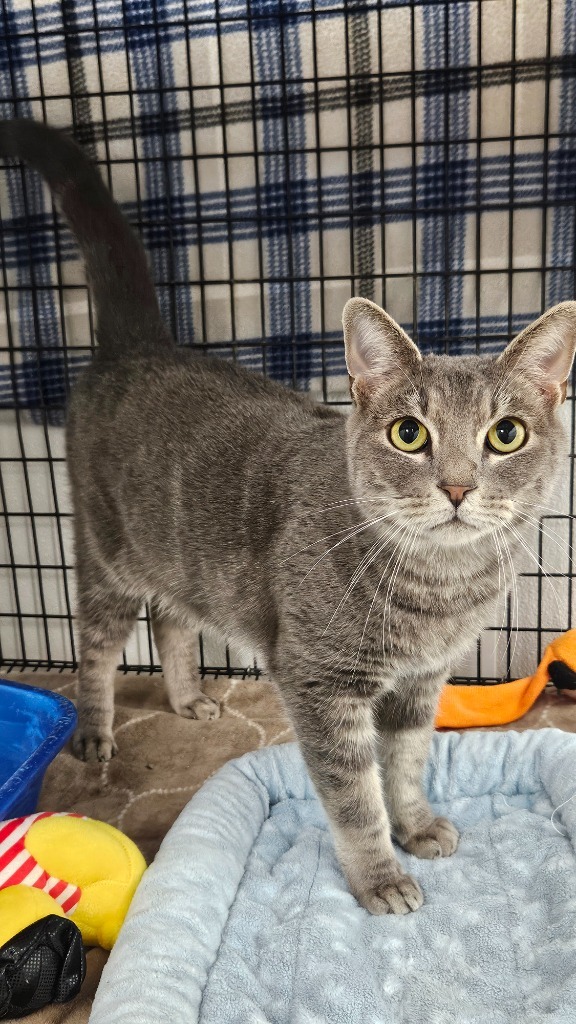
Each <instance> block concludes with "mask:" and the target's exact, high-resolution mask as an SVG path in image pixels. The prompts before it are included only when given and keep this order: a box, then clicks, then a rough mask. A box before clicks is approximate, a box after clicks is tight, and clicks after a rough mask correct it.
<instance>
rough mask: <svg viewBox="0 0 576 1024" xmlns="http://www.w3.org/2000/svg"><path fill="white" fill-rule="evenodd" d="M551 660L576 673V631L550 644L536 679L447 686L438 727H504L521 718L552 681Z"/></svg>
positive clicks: (443, 693)
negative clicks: (549, 670)
mask: <svg viewBox="0 0 576 1024" xmlns="http://www.w3.org/2000/svg"><path fill="white" fill-rule="evenodd" d="M551 661H563V662H565V663H566V664H567V665H568V666H569V668H572V669H574V670H575V671H576V629H570V630H568V632H567V633H562V635H561V636H559V637H557V638H556V640H553V641H552V643H551V644H549V645H548V647H547V648H546V651H545V652H544V657H543V658H542V661H541V662H540V664H539V666H538V668H537V669H536V672H535V673H534V675H533V676H528V677H527V678H525V679H514V680H513V681H512V682H510V683H495V684H494V685H493V686H490V685H486V686H462V685H459V684H457V683H454V684H452V683H448V684H447V685H446V686H445V687H444V689H443V690H442V693H441V694H440V702H439V704H438V711H437V713H436V728H437V729H466V728H471V727H474V726H481V725H505V724H506V723H507V722H515V721H516V719H517V718H522V715H524V714H525V713H526V712H527V711H528V709H529V708H531V707H532V705H533V703H534V701H535V700H536V698H537V697H538V696H539V695H540V694H541V693H542V690H543V689H544V687H545V686H546V683H548V682H549V680H550V676H549V674H548V665H549V664H550V662H551Z"/></svg>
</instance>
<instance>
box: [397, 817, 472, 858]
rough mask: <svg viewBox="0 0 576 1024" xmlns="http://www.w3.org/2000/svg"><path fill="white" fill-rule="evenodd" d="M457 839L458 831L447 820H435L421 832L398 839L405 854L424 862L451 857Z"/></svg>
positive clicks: (458, 836) (456, 844)
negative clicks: (411, 854) (410, 854)
mask: <svg viewBox="0 0 576 1024" xmlns="http://www.w3.org/2000/svg"><path fill="white" fill-rule="evenodd" d="M459 838H460V835H459V832H458V830H457V829H456V828H455V827H454V825H453V824H452V822H451V821H448V818H435V819H434V821H432V822H431V823H430V825H428V827H427V828H426V829H424V831H423V832H417V833H416V834H415V835H412V836H409V837H408V838H407V839H399V842H400V845H401V846H402V847H403V848H404V849H405V850H406V851H407V853H413V854H414V856H415V857H422V858H424V859H425V860H434V859H435V858H436V857H451V856H452V854H453V853H454V851H455V849H456V847H457V846H458V840H459Z"/></svg>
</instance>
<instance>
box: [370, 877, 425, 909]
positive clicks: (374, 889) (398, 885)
mask: <svg viewBox="0 0 576 1024" xmlns="http://www.w3.org/2000/svg"><path fill="white" fill-rule="evenodd" d="M354 895H355V896H356V899H357V900H358V902H359V903H361V904H362V906H363V907H365V908H366V910H368V911H369V912H370V913H371V914H409V913H410V912H411V911H413V910H419V909H420V907H421V906H422V904H423V903H424V894H423V893H422V889H421V888H420V886H419V885H418V882H417V881H416V880H415V879H414V878H412V876H411V875H404V874H401V872H400V871H399V872H398V874H395V875H392V876H390V877H386V876H385V877H384V878H383V879H382V880H381V881H379V882H377V883H376V884H373V885H371V886H370V887H366V888H362V887H361V888H358V887H356V888H355V891H354Z"/></svg>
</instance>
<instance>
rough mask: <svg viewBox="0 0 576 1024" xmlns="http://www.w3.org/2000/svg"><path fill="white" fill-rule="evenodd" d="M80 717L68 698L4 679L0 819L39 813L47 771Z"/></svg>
mask: <svg viewBox="0 0 576 1024" xmlns="http://www.w3.org/2000/svg"><path fill="white" fill-rule="evenodd" d="M76 721H77V715H76V708H75V707H74V705H73V703H72V701H70V700H68V698H67V697H62V696H61V695H60V694H59V693H50V691H49V690H41V689H39V688H38V687H36V686H25V685H24V683H14V682H11V681H10V680H8V679H0V821H5V820H6V819H7V818H18V817H20V815H23V814H33V813H34V811H35V810H36V806H37V804H38V797H39V795H40V787H41V785H42V780H43V778H44V773H45V771H46V769H47V767H48V765H49V764H50V762H51V761H53V760H54V758H55V757H56V754H57V753H58V751H59V750H61V749H62V747H63V746H64V744H65V743H66V741H67V740H68V739H69V737H70V736H71V735H72V733H73V732H74V728H75V726H76Z"/></svg>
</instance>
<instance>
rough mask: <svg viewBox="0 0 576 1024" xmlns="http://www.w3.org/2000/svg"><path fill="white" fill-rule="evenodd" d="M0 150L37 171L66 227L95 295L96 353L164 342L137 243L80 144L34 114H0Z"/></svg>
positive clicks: (140, 350)
mask: <svg viewBox="0 0 576 1024" xmlns="http://www.w3.org/2000/svg"><path fill="white" fill-rule="evenodd" d="M0 156H9V157H15V158H16V159H18V160H22V161H23V162H24V163H26V164H29V166H30V167H32V168H34V170H36V171H39V173H40V174H41V175H42V177H43V178H44V179H45V181H46V182H47V184H48V186H49V187H50V189H51V191H52V194H53V196H54V200H55V202H56V204H57V205H58V207H59V209H60V210H61V211H62V213H63V215H64V217H65V218H66V220H67V222H68V224H69V226H70V228H71V230H72V232H73V233H74V235H75V237H76V239H77V241H78V244H79V246H80V249H81V251H82V255H83V257H84V261H85V263H86V270H87V274H88V281H89V284H90V287H91V290H92V293H93V296H94V300H95V306H96V324H97V326H96V334H97V338H98V344H99V347H100V350H101V352H102V354H103V356H104V357H105V358H106V359H111V358H122V357H130V356H132V355H153V354H155V353H158V354H159V350H161V349H163V348H164V349H165V348H167V347H171V346H172V345H173V344H174V341H173V339H172V337H171V335H170V332H169V330H168V328H167V327H166V325H165V324H164V323H163V321H162V317H161V315H160V309H159V306H158V300H157V297H156V293H155V290H154V284H153V282H152V278H151V276H150V270H149V267H148V260H147V258H146V253H145V252H144V249H143V247H142V243H141V242H140V240H139V238H138V237H137V235H136V234H135V233H134V232H133V231H132V228H131V227H130V225H129V224H128V221H127V220H126V218H125V217H124V215H123V214H122V213H121V211H120V209H119V207H118V206H117V205H116V203H115V202H114V200H113V198H112V196H111V195H110V192H109V191H108V189H107V188H106V186H105V184H104V182H103V181H102V178H101V177H100V174H99V173H98V171H97V169H96V168H95V167H94V166H93V164H92V163H91V162H90V160H89V159H88V157H87V156H86V154H85V153H84V152H83V151H82V150H81V149H80V147H79V146H78V145H77V144H76V143H75V142H74V141H73V140H72V139H71V138H70V137H69V136H68V135H66V134H64V133H63V132H61V131H59V130H57V129H56V128H50V127H48V125H44V124H40V123H39V122H37V121H27V120H13V121H1V120H0Z"/></svg>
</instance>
